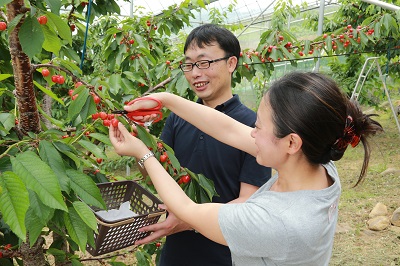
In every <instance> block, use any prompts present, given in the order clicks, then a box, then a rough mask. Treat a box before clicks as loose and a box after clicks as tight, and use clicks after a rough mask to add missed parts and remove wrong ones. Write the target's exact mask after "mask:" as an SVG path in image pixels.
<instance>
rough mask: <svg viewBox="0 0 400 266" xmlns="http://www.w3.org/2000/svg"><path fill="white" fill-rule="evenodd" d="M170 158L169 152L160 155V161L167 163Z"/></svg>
mask: <svg viewBox="0 0 400 266" xmlns="http://www.w3.org/2000/svg"><path fill="white" fill-rule="evenodd" d="M167 159H168V155H167V154H161V155H160V162H162V163H165V162H166V161H167Z"/></svg>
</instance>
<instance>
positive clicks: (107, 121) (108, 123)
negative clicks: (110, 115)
mask: <svg viewBox="0 0 400 266" xmlns="http://www.w3.org/2000/svg"><path fill="white" fill-rule="evenodd" d="M103 125H104V126H106V127H109V126H110V125H111V121H110V120H104V121H103Z"/></svg>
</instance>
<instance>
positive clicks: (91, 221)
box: [72, 201, 97, 233]
mask: <svg viewBox="0 0 400 266" xmlns="http://www.w3.org/2000/svg"><path fill="white" fill-rule="evenodd" d="M72 206H73V207H74V209H75V210H76V213H78V215H79V216H80V217H81V219H82V221H84V222H85V223H86V224H87V226H89V228H91V229H93V230H94V231H95V232H96V233H97V220H96V216H95V215H94V213H93V211H92V210H91V209H90V208H89V206H88V205H87V204H85V203H84V202H82V201H74V202H73V203H72Z"/></svg>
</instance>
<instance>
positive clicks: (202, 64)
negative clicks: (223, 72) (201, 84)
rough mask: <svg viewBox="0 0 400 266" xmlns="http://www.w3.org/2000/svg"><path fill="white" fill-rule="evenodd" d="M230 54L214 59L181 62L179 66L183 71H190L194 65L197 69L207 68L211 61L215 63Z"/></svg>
mask: <svg viewBox="0 0 400 266" xmlns="http://www.w3.org/2000/svg"><path fill="white" fill-rule="evenodd" d="M229 57H231V56H225V57H221V58H218V59H214V60H199V61H197V62H194V63H183V64H181V65H180V66H179V67H180V68H181V69H182V71H183V72H189V71H192V69H193V67H194V66H197V68H198V69H207V68H209V67H210V65H211V63H215V62H218V61H221V60H225V59H228V58H229Z"/></svg>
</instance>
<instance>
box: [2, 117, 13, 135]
mask: <svg viewBox="0 0 400 266" xmlns="http://www.w3.org/2000/svg"><path fill="white" fill-rule="evenodd" d="M0 123H1V124H3V126H4V129H5V131H7V132H8V131H9V130H10V129H11V128H13V127H14V126H15V116H14V115H13V114H11V113H0Z"/></svg>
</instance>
